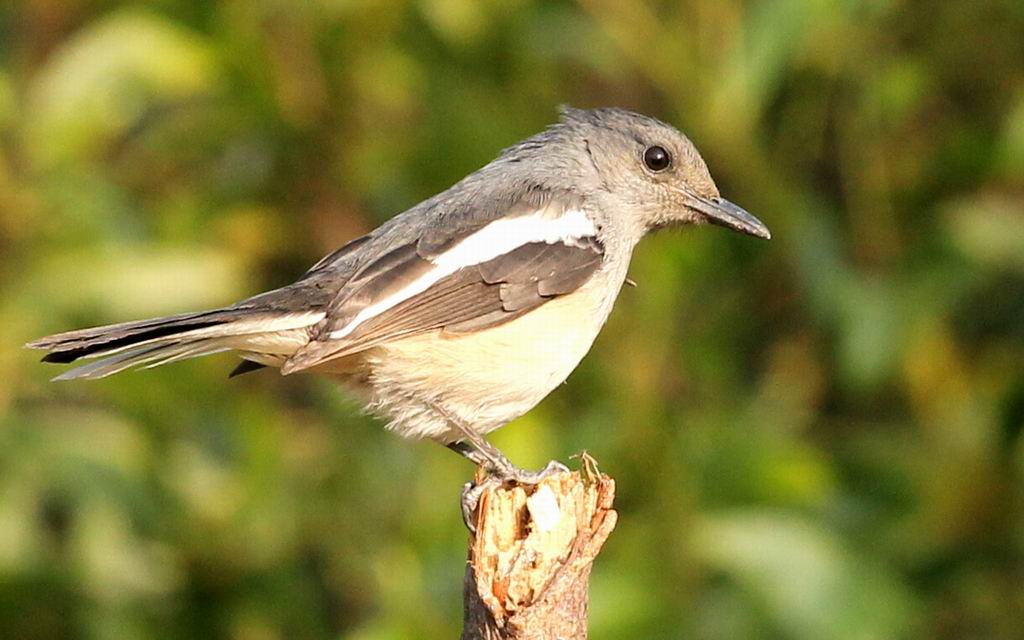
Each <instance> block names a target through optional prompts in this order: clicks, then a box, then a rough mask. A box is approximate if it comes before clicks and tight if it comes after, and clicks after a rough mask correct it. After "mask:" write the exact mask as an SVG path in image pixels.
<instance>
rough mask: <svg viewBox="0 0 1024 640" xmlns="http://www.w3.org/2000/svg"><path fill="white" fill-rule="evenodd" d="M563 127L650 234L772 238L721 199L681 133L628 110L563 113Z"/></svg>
mask: <svg viewBox="0 0 1024 640" xmlns="http://www.w3.org/2000/svg"><path fill="white" fill-rule="evenodd" d="M562 125H563V126H565V127H568V128H570V129H573V130H574V134H578V135H580V136H582V139H583V143H584V145H585V150H586V153H587V154H588V155H589V156H590V160H591V161H592V162H593V165H594V167H595V169H596V171H597V174H598V177H599V179H600V180H601V182H602V183H603V186H604V188H605V189H607V190H608V191H609V192H611V193H612V194H614V197H615V198H617V199H619V200H624V204H626V205H627V206H628V208H629V210H630V211H631V212H632V213H631V214H632V215H637V216H639V217H640V218H641V219H640V220H638V221H637V222H639V223H640V226H641V227H642V228H643V229H644V230H645V231H650V230H654V229H659V228H661V227H666V226H674V225H680V224H702V223H711V224H716V225H719V226H723V227H727V228H730V229H733V230H735V231H739V232H741V233H745V234H748V235H752V236H757V237H759V238H770V237H771V232H769V231H768V227H766V226H765V225H764V223H762V222H761V221H760V220H758V219H757V218H755V217H754V216H752V215H751V214H750V213H748V212H746V211H745V210H743V209H742V208H740V207H738V206H737V205H735V204H733V203H731V202H729V201H728V200H726V199H724V198H722V197H721V195H720V194H719V193H718V187H716V186H715V182H714V180H712V179H711V174H710V173H709V172H708V167H707V165H706V164H705V163H704V159H703V158H701V157H700V153H699V152H698V151H697V148H696V147H695V146H694V145H693V143H692V142H690V140H689V139H688V138H687V137H686V136H684V135H683V134H682V133H680V132H679V131H678V130H677V129H676V128H675V127H673V126H671V125H668V124H665V123H664V122H661V121H660V120H656V119H654V118H650V117H647V116H643V115H640V114H637V113H632V112H629V111H625V110H622V109H595V110H580V109H572V108H563V110H562Z"/></svg>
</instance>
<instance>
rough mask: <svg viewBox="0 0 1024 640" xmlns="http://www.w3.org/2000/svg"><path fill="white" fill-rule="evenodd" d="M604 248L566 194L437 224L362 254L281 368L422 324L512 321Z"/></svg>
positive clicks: (581, 274)
mask: <svg viewBox="0 0 1024 640" xmlns="http://www.w3.org/2000/svg"><path fill="white" fill-rule="evenodd" d="M603 256H604V248H603V246H602V245H601V243H600V242H599V241H598V239H597V229H596V226H595V225H594V223H593V222H592V221H591V219H590V218H589V217H588V216H587V214H586V213H585V212H584V211H582V210H581V209H580V208H579V207H578V205H576V204H575V203H574V202H572V201H560V200H548V201H546V202H543V203H541V204H539V205H535V206H532V207H529V208H525V207H514V208H511V209H510V215H507V216H504V217H499V218H497V219H493V220H491V221H489V222H486V223H484V224H482V225H480V226H478V227H477V228H476V229H471V230H467V229H465V228H460V229H459V230H458V232H457V233H450V234H447V235H446V234H445V233H444V229H443V228H439V227H438V226H434V227H432V228H430V229H429V230H428V231H426V232H424V233H421V234H418V235H417V237H415V238H414V239H412V240H410V241H408V242H406V243H405V244H401V245H399V246H397V247H395V248H392V249H391V250H390V251H388V252H387V253H384V254H383V255H380V256H379V257H377V258H375V259H374V260H372V261H369V262H367V263H366V264H364V265H363V266H362V267H361V268H360V269H359V270H358V271H357V272H356V273H355V274H354V275H353V276H352V277H351V278H350V279H349V280H348V281H347V282H346V283H345V285H344V286H343V287H341V288H340V290H339V291H338V292H337V294H336V296H335V298H334V299H333V300H332V302H331V303H330V304H329V305H328V307H327V314H326V317H325V318H324V319H323V320H322V321H321V322H320V323H319V324H318V325H317V326H316V327H315V328H314V329H313V331H312V336H311V340H310V342H309V343H308V344H306V345H305V346H304V347H302V348H301V349H299V350H298V351H297V352H296V353H295V354H294V355H293V356H292V357H291V358H290V359H289V360H288V361H287V362H286V363H285V364H284V366H283V367H282V373H292V372H295V371H299V370H302V369H308V368H310V367H313V366H316V365H318V364H320V363H322V362H325V361H327V360H330V359H333V358H337V357H341V356H344V355H348V354H352V353H356V352H358V351H362V350H364V349H367V348H370V347H372V346H375V345H379V344H382V343H385V342H388V341H392V340H396V339H398V338H403V337H407V336H411V335H416V334H420V333H424V332H428V331H433V330H444V331H445V332H448V333H469V332H474V331H481V330H484V329H487V328H488V327H492V326H495V325H498V324H502V323H505V322H508V321H509V320H512V319H514V318H517V317H519V316H521V315H523V314H524V313H527V312H529V311H531V310H533V309H536V308H537V307H539V306H541V305H542V304H544V303H545V302H547V301H548V300H551V299H552V298H554V297H557V296H560V295H564V294H567V293H570V292H572V291H574V290H576V289H577V288H578V287H580V286H581V285H582V284H583V283H585V282H586V281H587V280H588V279H589V278H590V276H591V275H593V273H594V272H595V271H596V270H597V269H598V268H599V267H600V265H601V262H602V259H603Z"/></svg>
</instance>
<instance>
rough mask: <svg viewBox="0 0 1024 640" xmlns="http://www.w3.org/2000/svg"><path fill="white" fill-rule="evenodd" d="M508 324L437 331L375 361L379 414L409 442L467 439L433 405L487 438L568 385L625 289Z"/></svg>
mask: <svg viewBox="0 0 1024 640" xmlns="http://www.w3.org/2000/svg"><path fill="white" fill-rule="evenodd" d="M590 284H591V286H587V285H585V286H584V287H582V288H581V289H579V290H577V291H576V292H575V293H574V294H572V295H568V296H565V297H562V298H557V299H555V300H552V301H550V302H548V303H546V304H544V305H543V306H542V307H540V308H538V309H536V310H535V311H532V312H530V313H527V314H526V315H524V316H522V317H520V318H518V319H516V320H513V321H511V322H508V323H506V324H503V325H500V326H497V327H493V328H490V329H487V330H485V331H482V332H479V333H473V334H465V335H446V334H443V333H441V332H432V333H429V334H423V335H419V336H415V337H411V338H407V339H404V340H400V341H396V342H393V343H390V344H388V345H385V346H382V347H379V348H378V349H375V350H373V352H370V353H368V354H367V357H366V362H367V364H368V365H369V368H370V381H371V386H372V387H373V392H374V394H373V401H372V404H371V410H373V411H374V412H376V413H379V414H381V415H383V416H384V417H386V418H388V419H389V420H390V424H389V427H390V428H392V429H394V430H396V431H398V432H399V433H401V434H402V435H405V436H408V437H421V438H422V437H428V438H433V439H436V440H442V441H451V440H456V439H459V438H460V436H459V435H458V434H457V432H453V431H452V429H451V427H450V425H449V424H447V423H446V421H445V420H444V419H443V418H442V417H441V416H440V415H439V414H438V412H437V411H436V410H434V409H433V408H432V406H431V405H434V406H439V407H441V408H443V410H444V411H445V412H447V413H449V414H451V415H454V416H456V417H458V418H460V419H461V420H462V422H463V424H465V425H466V426H469V427H470V428H472V429H473V430H474V431H476V432H478V433H487V432H489V431H492V430H494V429H497V428H498V427H500V426H502V425H504V424H505V423H507V422H509V421H511V420H514V419H515V418H518V417H519V416H521V415H522V414H524V413H526V412H527V411H529V410H530V409H531V408H533V407H534V406H535V405H536V404H537V403H538V402H540V401H541V400H542V399H543V398H544V397H545V396H546V395H548V394H549V393H550V392H551V391H552V390H554V389H555V388H556V387H557V386H558V385H559V384H561V383H562V382H563V381H564V380H565V379H566V378H567V377H568V375H569V373H571V372H572V370H573V369H575V368H576V366H577V365H578V364H579V362H580V360H582V359H583V356H585V355H586V353H587V351H589V350H590V346H591V345H592V344H593V341H594V338H595V337H596V335H597V333H598V331H600V329H601V326H602V325H603V324H604V321H605V319H606V318H607V315H608V310H609V309H610V306H611V302H612V299H613V298H614V295H615V293H617V288H611V289H610V290H609V288H607V287H601V286H595V285H596V284H597V283H590Z"/></svg>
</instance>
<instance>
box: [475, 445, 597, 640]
mask: <svg viewBox="0 0 1024 640" xmlns="http://www.w3.org/2000/svg"><path fill="white" fill-rule="evenodd" d="M581 458H582V461H583V467H584V468H583V471H574V472H569V473H561V474H558V475H555V476H552V477H550V478H548V479H546V480H544V481H543V482H541V483H540V484H538V485H536V486H532V487H521V486H514V487H507V488H505V487H502V488H498V489H493V490H491V491H488V492H486V493H484V494H483V496H481V499H480V506H479V509H478V512H477V534H476V535H475V536H471V537H470V546H469V563H468V565H469V566H468V567H467V569H466V578H465V583H464V588H463V591H464V598H465V616H464V622H463V631H462V638H463V640H476V639H484V638H486V639H488V640H497V639H506V638H516V639H521V640H534V639H538V640H539V639H548V638H552V639H553V638H564V639H581V638H586V637H587V602H588V593H589V584H588V582H589V578H590V569H591V566H592V565H593V562H594V559H595V558H596V557H597V554H598V553H599V552H600V551H601V547H602V545H604V542H605V540H607V539H608V535H609V534H610V533H611V532H612V529H614V528H615V522H616V519H617V514H616V513H615V511H613V510H612V501H613V500H614V497H615V482H614V480H612V479H611V478H609V477H608V476H606V475H604V474H601V473H599V472H598V471H597V467H596V465H595V464H594V463H593V459H592V458H590V457H589V456H587V455H586V454H583V456H582V457H581Z"/></svg>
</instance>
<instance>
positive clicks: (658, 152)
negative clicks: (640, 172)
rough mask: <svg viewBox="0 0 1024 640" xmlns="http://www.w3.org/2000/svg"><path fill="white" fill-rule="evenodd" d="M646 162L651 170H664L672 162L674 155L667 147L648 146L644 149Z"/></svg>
mask: <svg viewBox="0 0 1024 640" xmlns="http://www.w3.org/2000/svg"><path fill="white" fill-rule="evenodd" d="M644 164H645V165H647V168H648V169H650V170H651V171H664V170H665V169H668V167H669V165H671V164H672V156H670V155H669V153H668V151H665V147H659V146H657V145H655V146H653V147H647V149H645V150H644Z"/></svg>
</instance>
